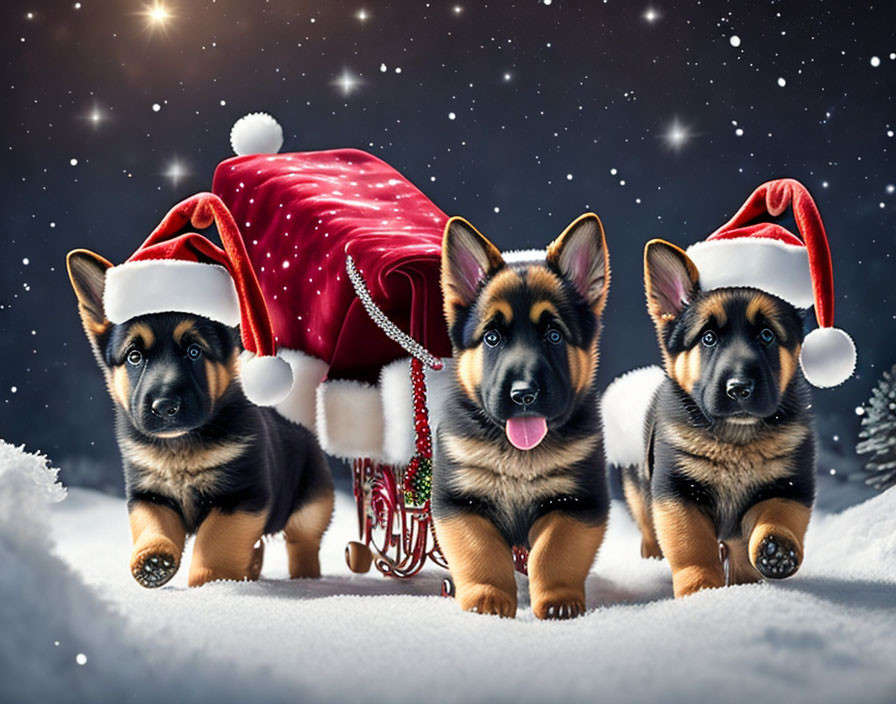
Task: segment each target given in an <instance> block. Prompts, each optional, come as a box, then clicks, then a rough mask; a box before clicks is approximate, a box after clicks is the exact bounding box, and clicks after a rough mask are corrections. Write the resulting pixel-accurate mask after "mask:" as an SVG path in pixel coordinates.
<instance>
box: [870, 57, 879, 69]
mask: <svg viewBox="0 0 896 704" xmlns="http://www.w3.org/2000/svg"><path fill="white" fill-rule="evenodd" d="M871 65H872V66H873V67H874V68H877V67H878V66H880V57H879V56H872V57H871Z"/></svg>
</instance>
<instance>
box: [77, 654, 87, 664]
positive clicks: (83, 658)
mask: <svg viewBox="0 0 896 704" xmlns="http://www.w3.org/2000/svg"><path fill="white" fill-rule="evenodd" d="M75 662H76V663H78V664H79V665H86V664H87V656H86V655H85V654H84V653H78V654H77V655H75Z"/></svg>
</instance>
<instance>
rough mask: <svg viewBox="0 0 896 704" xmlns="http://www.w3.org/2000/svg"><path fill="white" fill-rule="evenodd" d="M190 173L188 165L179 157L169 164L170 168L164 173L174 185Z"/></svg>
mask: <svg viewBox="0 0 896 704" xmlns="http://www.w3.org/2000/svg"><path fill="white" fill-rule="evenodd" d="M188 173H189V172H188V171H187V167H186V166H185V165H184V164H182V163H181V162H180V161H178V160H177V159H174V161H172V162H171V163H170V164H168V168H167V169H165V172H164V173H163V174H162V175H163V176H164V177H165V178H167V179H168V180H169V181H171V185H172V186H176V185H177V183H178V181H180V180H181V179H182V178H183V177H184V176H186V175H187V174H188Z"/></svg>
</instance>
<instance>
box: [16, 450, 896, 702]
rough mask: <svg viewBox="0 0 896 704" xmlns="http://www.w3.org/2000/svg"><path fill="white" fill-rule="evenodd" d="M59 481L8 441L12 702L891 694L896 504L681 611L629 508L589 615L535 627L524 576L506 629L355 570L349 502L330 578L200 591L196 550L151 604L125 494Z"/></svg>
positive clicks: (593, 587)
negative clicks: (793, 564) (781, 578)
mask: <svg viewBox="0 0 896 704" xmlns="http://www.w3.org/2000/svg"><path fill="white" fill-rule="evenodd" d="M54 477H55V475H54V472H53V470H48V469H47V468H46V463H45V460H43V459H42V458H40V457H36V456H33V455H27V454H25V453H23V452H22V451H21V450H17V449H15V448H13V447H12V446H10V445H7V444H4V443H0V485H2V490H0V561H2V565H3V568H2V570H0V624H2V628H0V701H4V702H6V701H9V702H17V703H26V702H82V701H83V702H121V701H128V702H154V703H155V702H159V701H162V702H183V701H206V702H214V703H215V704H218V703H221V702H265V701H275V702H290V703H295V702H303V703H305V702H324V701H331V702H351V701H365V702H378V701H388V702H414V703H415V704H418V703H419V702H421V701H425V702H427V704H429V703H430V702H457V701H464V702H478V701H488V702H515V703H518V702H595V701H614V702H650V701H657V702H676V701H690V702H708V701H713V702H715V701H723V702H726V704H727V703H728V702H745V703H746V702H749V703H750V704H754V703H755V702H756V701H781V702H788V703H789V702H813V703H814V702H843V701H849V702H892V701H893V700H894V693H896V672H894V670H893V668H892V658H893V653H894V652H896V609H894V604H896V491H890V492H887V493H885V494H882V495H880V496H876V497H874V498H873V499H870V500H869V501H867V502H866V503H864V504H861V505H859V506H855V507H853V508H851V509H848V510H847V511H845V512H843V513H842V514H828V515H824V514H822V515H818V514H816V516H815V518H814V519H813V522H812V526H811V527H810V531H809V535H808V542H807V547H806V552H807V557H806V562H805V564H804V566H803V568H802V570H801V571H800V573H799V574H798V575H797V576H796V577H794V578H793V579H791V580H788V581H786V582H783V583H780V584H757V585H745V586H738V587H731V588H728V589H719V590H713V591H707V592H701V593H698V594H696V595H694V596H691V597H687V598H685V599H682V600H677V601H674V600H672V599H671V580H670V577H669V570H668V567H667V566H666V564H665V563H664V562H659V561H653V560H649V561H648V560H642V559H640V557H639V556H638V554H639V551H638V547H639V544H640V538H639V536H638V533H637V529H636V528H635V526H634V525H633V523H632V521H631V520H630V519H629V517H628V515H627V514H626V513H625V509H624V507H623V506H622V505H621V504H619V503H614V505H613V507H612V511H611V519H610V528H609V531H608V534H607V539H606V541H605V544H604V546H603V548H602V549H601V553H600V556H599V558H598V560H597V562H596V564H595V567H594V570H593V573H592V575H591V576H590V578H589V580H588V607H589V609H590V611H589V612H588V614H587V615H585V616H584V617H582V618H579V619H577V620H575V621H570V622H556V623H549V622H538V621H536V620H535V619H534V617H533V616H532V613H531V610H530V609H529V608H528V600H527V597H526V580H525V578H522V577H521V578H519V584H520V587H521V591H520V593H521V610H520V613H519V615H518V617H517V618H516V619H513V620H501V619H498V618H495V617H485V616H479V615H474V614H465V613H462V612H461V611H460V610H459V609H458V606H457V604H456V603H455V602H454V601H453V600H450V599H442V598H440V597H438V596H433V595H435V594H437V593H438V588H439V582H440V580H441V578H442V577H443V576H444V572H442V571H441V570H437V569H432V570H427V571H425V572H424V573H423V574H421V575H419V576H418V577H415V578H413V579H411V580H408V581H398V580H387V579H384V578H382V577H380V576H379V575H378V574H376V573H373V574H370V575H362V576H359V575H351V574H349V573H348V571H347V568H346V567H345V565H344V562H343V557H342V551H343V547H344V545H345V542H346V541H347V540H349V539H352V538H354V537H355V513H354V506H353V503H352V502H351V500H350V499H349V498H348V497H346V496H340V497H339V500H338V501H337V508H336V518H335V521H334V524H333V525H332V526H331V528H330V531H329V533H328V535H327V537H326V539H325V541H324V546H323V551H322V566H323V572H324V577H323V578H322V579H320V580H297V581H289V580H287V579H286V574H287V572H286V559H285V551H284V548H283V545H282V541H280V540H276V539H272V540H270V541H269V543H268V545H267V548H266V564H265V569H264V572H263V577H262V579H261V581H259V582H257V583H246V582H240V583H237V582H222V583H215V584H210V585H206V586H203V587H200V588H198V589H188V588H187V587H186V585H185V580H186V572H187V569H186V566H187V564H188V560H189V552H190V549H191V548H190V546H189V545H188V547H187V552H186V554H185V558H184V563H185V564H184V566H183V567H182V568H181V571H180V572H179V573H178V575H176V577H175V578H174V580H173V581H172V582H171V583H169V585H166V586H165V587H163V588H161V589H158V590H146V589H143V588H141V587H140V586H138V585H137V583H136V582H134V581H133V579H132V578H131V576H130V574H129V571H128V568H127V564H128V556H129V553H130V539H129V534H128V527H127V518H126V508H125V504H124V501H123V500H121V499H117V498H111V497H108V496H104V495H101V494H98V493H95V492H91V491H86V490H77V489H76V490H72V491H71V492H70V494H69V497H68V498H67V499H66V500H65V501H64V502H62V503H61V504H59V505H58V507H53V508H52V509H51V508H49V502H50V500H51V499H54V498H59V496H60V490H59V488H58V487H54V483H53V482H54ZM52 543H55V548H52V550H51V544H52ZM427 595H428V596H427ZM56 642H58V645H56V644H55V643H56ZM79 654H80V655H83V657H81V658H78V656H79ZM79 662H83V663H84V664H83V665H81V664H78V663H79Z"/></svg>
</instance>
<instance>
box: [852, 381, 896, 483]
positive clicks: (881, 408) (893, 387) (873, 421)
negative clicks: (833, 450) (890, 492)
mask: <svg viewBox="0 0 896 704" xmlns="http://www.w3.org/2000/svg"><path fill="white" fill-rule="evenodd" d="M864 409H865V414H864V415H863V416H862V430H861V432H860V433H859V443H858V444H857V445H856V452H858V453H859V454H860V455H871V458H870V459H869V460H868V462H866V464H865V470H866V471H867V472H868V477H867V478H866V479H865V481H866V482H867V483H868V484H870V485H872V486H873V487H874V488H875V489H879V490H880V491H883V490H884V489H889V488H890V487H891V486H894V485H896V365H893V368H892V369H890V371H888V372H884V375H883V377H882V378H881V380H880V381H879V382H878V383H877V386H876V387H875V388H874V390H873V391H872V392H871V398H870V399H869V400H868V403H867V404H865V406H864Z"/></svg>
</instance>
